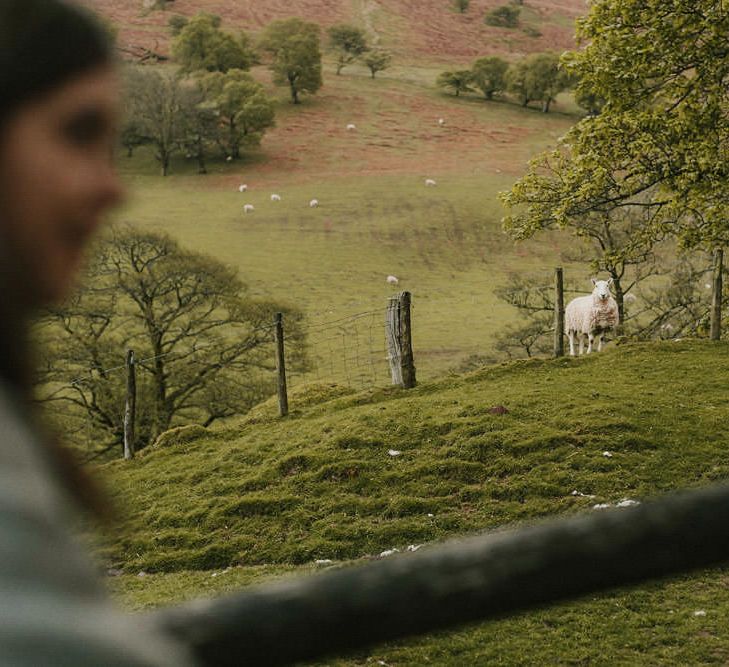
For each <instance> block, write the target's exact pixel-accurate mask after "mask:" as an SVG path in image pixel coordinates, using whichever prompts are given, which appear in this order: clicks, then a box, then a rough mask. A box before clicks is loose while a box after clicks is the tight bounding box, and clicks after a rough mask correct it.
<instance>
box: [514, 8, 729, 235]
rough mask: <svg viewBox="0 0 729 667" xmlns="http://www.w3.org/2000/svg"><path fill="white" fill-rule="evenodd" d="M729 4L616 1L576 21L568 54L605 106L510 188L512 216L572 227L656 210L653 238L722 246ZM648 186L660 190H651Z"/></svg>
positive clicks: (727, 170)
mask: <svg viewBox="0 0 729 667" xmlns="http://www.w3.org/2000/svg"><path fill="white" fill-rule="evenodd" d="M727 34H729V13H727V12H726V10H725V7H723V6H722V3H721V2H719V1H718V0H696V1H695V2H692V3H690V5H689V4H687V3H685V2H681V1H680V0H670V1H669V2H664V1H659V0H645V1H644V0H613V1H612V2H600V3H595V4H593V5H592V6H591V9H590V13H589V15H588V16H587V17H586V18H585V19H582V20H581V21H580V22H579V23H578V35H579V38H580V40H581V41H582V43H584V44H586V46H585V48H584V49H583V50H581V51H579V52H576V53H573V54H569V55H567V56H566V57H565V61H566V66H567V68H568V70H569V71H570V72H571V73H573V74H574V76H575V78H576V79H577V80H578V81H579V84H578V94H581V93H582V92H583V91H586V92H588V93H589V94H591V95H595V96H596V97H597V98H598V99H600V100H604V106H603V107H602V110H601V113H600V114H599V115H597V116H594V117H588V118H586V119H583V120H582V121H580V122H579V123H578V124H577V125H575V126H574V127H573V128H572V129H571V130H570V131H569V132H568V133H567V135H566V136H565V138H564V140H563V141H562V142H561V143H560V145H559V146H558V147H557V148H556V149H554V150H552V151H549V152H547V153H544V154H542V155H540V156H538V157H537V158H536V159H535V160H534V161H533V162H532V163H531V166H530V168H529V170H528V172H527V174H526V175H525V176H524V177H523V178H522V179H521V180H520V181H519V182H518V183H516V184H515V186H514V187H513V188H512V190H511V192H509V193H506V194H505V195H504V200H505V203H506V204H507V206H508V207H509V212H508V216H507V217H512V216H518V217H520V218H523V219H524V221H525V222H524V224H526V225H527V226H532V227H534V228H539V227H542V226H544V225H545V224H552V223H554V224H556V225H557V226H564V225H566V224H569V221H570V220H571V219H573V218H575V217H577V216H580V215H585V214H586V213H588V212H592V211H598V212H605V211H609V210H611V209H613V208H617V207H625V206H637V207H643V208H645V209H646V210H647V211H650V213H651V215H650V216H649V217H648V218H647V220H648V221H647V223H646V227H645V228H644V229H643V230H642V234H643V235H653V236H658V237H660V236H661V235H664V234H665V233H668V232H670V233H672V234H675V235H677V236H678V237H679V238H680V240H681V242H682V243H683V244H685V245H687V246H696V245H704V247H709V246H712V245H714V244H717V245H723V244H724V243H725V240H726V236H727V232H729V222H728V218H727V216H726V205H727V202H729V160H727V153H726V147H727V146H728V145H729V123H728V122H727V114H726V110H727V108H729V87H727V86H726V81H727V80H729V57H727V56H728V55H729V50H728V48H729V47H728V46H727V40H726V35H727ZM648 195H650V196H648Z"/></svg>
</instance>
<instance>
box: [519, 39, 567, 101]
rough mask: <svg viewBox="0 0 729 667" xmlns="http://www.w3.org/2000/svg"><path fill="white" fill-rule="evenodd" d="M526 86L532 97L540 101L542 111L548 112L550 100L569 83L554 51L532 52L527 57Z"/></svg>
mask: <svg viewBox="0 0 729 667" xmlns="http://www.w3.org/2000/svg"><path fill="white" fill-rule="evenodd" d="M527 66H528V74H527V79H528V86H529V87H530V88H531V90H532V99H535V100H540V101H541V102H542V111H543V112H544V113H549V108H550V105H551V104H552V102H554V100H555V98H556V97H557V95H559V93H561V92H562V91H563V90H566V89H567V88H569V87H570V85H571V83H572V82H571V78H570V76H569V74H568V73H567V72H566V71H565V70H564V69H562V67H561V66H560V62H559V56H558V55H557V54H556V53H533V54H532V55H530V56H528V57H527Z"/></svg>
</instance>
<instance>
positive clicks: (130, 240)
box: [38, 228, 304, 451]
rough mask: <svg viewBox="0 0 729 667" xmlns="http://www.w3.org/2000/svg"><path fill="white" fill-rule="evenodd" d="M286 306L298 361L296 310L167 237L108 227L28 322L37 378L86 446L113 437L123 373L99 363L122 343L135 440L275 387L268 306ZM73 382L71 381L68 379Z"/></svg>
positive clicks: (114, 356) (117, 434) (242, 407)
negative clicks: (57, 297)
mask: <svg viewBox="0 0 729 667" xmlns="http://www.w3.org/2000/svg"><path fill="white" fill-rule="evenodd" d="M277 311H282V312H284V313H285V315H286V326H287V333H288V335H289V355H288V356H289V358H290V362H291V364H292V365H293V366H298V367H299V368H300V367H301V365H302V363H303V349H304V348H303V343H302V342H301V341H302V339H301V336H300V335H298V332H299V322H300V317H301V316H300V313H299V312H298V311H296V310H293V309H291V308H289V307H286V306H285V305H283V304H280V303H276V302H275V301H272V300H266V299H256V298H253V297H252V296H250V295H249V294H248V291H247V288H246V286H245V285H244V284H243V283H242V282H241V280H240V278H239V277H238V276H237V274H236V272H235V271H233V270H232V269H230V268H228V267H226V266H225V265H223V264H221V263H220V262H219V261H218V260H216V259H214V258H212V257H209V256H206V255H203V254H200V253H196V252H190V251H187V250H184V249H182V248H181V247H180V246H179V245H178V244H177V243H176V242H175V241H173V240H172V239H171V238H169V237H168V236H165V235H162V234H156V233H151V232H143V231H139V230H135V229H133V228H123V229H114V230H112V231H111V233H109V234H107V235H106V237H105V238H104V239H103V240H102V241H101V243H100V244H99V247H98V248H97V252H96V253H95V255H94V257H93V259H92V261H91V263H90V265H89V267H88V269H87V272H86V275H85V277H84V282H83V286H82V287H81V289H80V290H79V291H78V292H77V294H76V295H75V296H74V297H73V298H71V299H70V300H69V301H68V302H67V303H65V304H64V305H62V306H59V307H57V308H54V309H53V310H51V311H49V312H48V313H47V314H46V316H45V317H44V318H42V320H41V322H40V323H39V325H38V336H39V338H40V340H41V341H42V342H43V345H41V351H42V361H43V363H42V364H41V369H42V370H41V372H40V374H39V376H38V382H39V383H40V386H41V391H40V395H41V397H42V398H44V399H45V403H46V405H48V406H49V407H52V406H62V409H63V410H64V414H65V415H66V416H67V417H68V418H71V417H72V418H73V419H74V420H75V421H76V423H78V424H79V425H80V428H82V429H83V432H84V433H85V434H86V435H87V439H88V441H89V442H91V443H93V445H92V451H93V450H96V451H99V450H103V449H105V448H107V447H114V448H116V447H117V446H118V445H119V443H120V442H121V439H122V417H121V416H122V413H123V405H124V388H125V378H124V374H123V373H118V372H115V371H112V372H108V369H112V368H114V367H116V366H118V365H119V360H120V359H123V357H124V353H125V350H126V349H127V348H132V349H134V350H135V352H136V358H137V371H138V378H137V387H138V392H139V400H138V401H137V407H138V427H137V437H138V443H137V448H141V447H143V446H145V445H146V444H148V443H149V442H151V441H153V440H154V439H155V438H156V437H157V436H158V435H159V434H160V433H162V432H163V431H165V430H167V429H169V428H170V427H172V426H175V425H179V424H184V423H190V422H193V423H198V424H201V425H203V426H208V425H210V424H211V423H213V422H214V421H216V420H218V419H222V418H225V417H230V416H232V415H236V414H243V413H245V412H246V411H247V410H248V409H249V408H250V407H252V406H253V405H254V404H256V403H258V402H260V401H261V400H262V399H263V398H266V397H267V396H269V395H271V394H272V393H273V392H274V385H275V380H274V377H275V376H274V372H273V371H274V366H275V361H274V355H273V353H272V345H271V341H272V332H271V324H272V321H273V315H274V313H275V312H277ZM72 380H75V382H74V381H72Z"/></svg>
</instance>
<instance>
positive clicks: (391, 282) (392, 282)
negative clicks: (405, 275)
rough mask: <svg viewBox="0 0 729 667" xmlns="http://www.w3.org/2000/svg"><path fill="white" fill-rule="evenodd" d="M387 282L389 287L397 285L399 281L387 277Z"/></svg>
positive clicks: (393, 277)
mask: <svg viewBox="0 0 729 667" xmlns="http://www.w3.org/2000/svg"><path fill="white" fill-rule="evenodd" d="M387 282H388V283H389V284H390V285H397V284H398V283H399V282H400V281H399V280H398V279H397V278H396V277H395V276H387Z"/></svg>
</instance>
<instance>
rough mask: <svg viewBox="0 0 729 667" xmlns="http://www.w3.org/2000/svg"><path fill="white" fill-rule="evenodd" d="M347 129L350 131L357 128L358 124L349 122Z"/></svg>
mask: <svg viewBox="0 0 729 667" xmlns="http://www.w3.org/2000/svg"><path fill="white" fill-rule="evenodd" d="M347 129H348V130H350V131H351V130H356V129H357V126H356V125H355V124H354V123H349V124H348V125H347Z"/></svg>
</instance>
